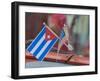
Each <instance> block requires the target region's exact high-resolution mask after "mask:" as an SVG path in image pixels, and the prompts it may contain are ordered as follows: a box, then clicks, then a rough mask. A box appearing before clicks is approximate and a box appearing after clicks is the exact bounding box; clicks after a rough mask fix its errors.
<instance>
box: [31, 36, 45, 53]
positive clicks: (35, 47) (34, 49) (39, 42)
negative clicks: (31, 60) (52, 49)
mask: <svg viewBox="0 0 100 81" xmlns="http://www.w3.org/2000/svg"><path fill="white" fill-rule="evenodd" d="M44 39H45V34H44V35H43V36H42V37H41V39H40V40H39V41H38V43H37V44H36V45H35V46H34V47H33V49H32V50H31V52H30V53H32V54H34V52H35V51H36V50H37V48H38V47H39V46H40V45H41V43H42V42H43V40H44Z"/></svg>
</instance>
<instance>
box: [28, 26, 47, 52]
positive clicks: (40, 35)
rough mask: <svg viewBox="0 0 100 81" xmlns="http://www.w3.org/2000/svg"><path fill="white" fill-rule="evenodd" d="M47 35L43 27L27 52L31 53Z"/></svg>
mask: <svg viewBox="0 0 100 81" xmlns="http://www.w3.org/2000/svg"><path fill="white" fill-rule="evenodd" d="M44 33H45V27H43V29H42V31H41V32H40V33H39V34H38V36H37V37H36V38H35V39H34V40H33V41H32V43H31V44H30V45H29V47H28V48H27V50H28V51H29V52H30V51H31V50H32V49H33V47H34V46H35V45H36V44H37V42H38V41H39V40H40V38H41V37H42V36H43V35H44Z"/></svg>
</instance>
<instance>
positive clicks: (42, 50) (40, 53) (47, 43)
mask: <svg viewBox="0 0 100 81" xmlns="http://www.w3.org/2000/svg"><path fill="white" fill-rule="evenodd" d="M51 41H52V40H49V41H48V42H46V44H45V45H44V46H43V48H42V49H41V51H40V52H39V53H38V54H37V56H36V58H39V57H40V56H41V55H42V53H43V52H44V50H45V49H46V48H47V47H48V45H49V44H50V43H51Z"/></svg>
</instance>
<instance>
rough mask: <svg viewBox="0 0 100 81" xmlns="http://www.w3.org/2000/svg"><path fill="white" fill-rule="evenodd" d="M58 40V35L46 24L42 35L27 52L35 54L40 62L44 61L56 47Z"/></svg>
mask: <svg viewBox="0 0 100 81" xmlns="http://www.w3.org/2000/svg"><path fill="white" fill-rule="evenodd" d="M57 40H58V38H57V36H56V34H55V33H54V32H53V31H52V30H51V29H50V28H49V27H47V26H46V25H45V23H44V24H43V26H42V30H41V31H40V33H39V34H38V35H37V36H36V38H35V39H34V40H33V41H32V42H31V43H30V45H29V46H28V47H27V51H29V52H30V53H31V54H33V55H34V56H35V57H36V58H37V59H38V61H42V60H43V59H44V58H45V56H46V55H47V54H48V53H49V51H50V50H51V49H52V47H53V46H54V45H55V43H56V42H57Z"/></svg>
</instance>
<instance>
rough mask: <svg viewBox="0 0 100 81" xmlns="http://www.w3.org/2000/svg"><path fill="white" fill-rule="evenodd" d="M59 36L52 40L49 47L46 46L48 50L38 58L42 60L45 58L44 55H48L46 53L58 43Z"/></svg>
mask: <svg viewBox="0 0 100 81" xmlns="http://www.w3.org/2000/svg"><path fill="white" fill-rule="evenodd" d="M56 41H57V38H55V39H53V40H52V41H51V43H50V44H49V45H48V47H47V48H46V50H44V52H43V53H42V55H41V56H40V57H39V58H38V60H39V61H42V60H43V59H44V57H45V56H46V54H47V53H48V52H49V51H50V50H51V48H52V47H53V45H54V44H55V43H56Z"/></svg>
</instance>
